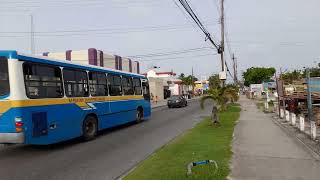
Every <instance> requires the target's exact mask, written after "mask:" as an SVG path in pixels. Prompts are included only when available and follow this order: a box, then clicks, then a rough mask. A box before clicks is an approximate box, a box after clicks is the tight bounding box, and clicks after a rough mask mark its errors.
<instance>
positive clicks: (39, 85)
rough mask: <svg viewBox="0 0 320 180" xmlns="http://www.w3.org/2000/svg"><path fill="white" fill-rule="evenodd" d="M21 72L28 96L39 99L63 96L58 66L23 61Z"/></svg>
mask: <svg viewBox="0 0 320 180" xmlns="http://www.w3.org/2000/svg"><path fill="white" fill-rule="evenodd" d="M23 74H24V80H25V86H26V93H27V96H28V97H29V98H31V99H39V98H61V97H63V85H62V78H61V69H60V67H54V66H48V65H39V64H34V63H24V64H23Z"/></svg>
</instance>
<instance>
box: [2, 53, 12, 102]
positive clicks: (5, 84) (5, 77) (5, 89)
mask: <svg viewBox="0 0 320 180" xmlns="http://www.w3.org/2000/svg"><path fill="white" fill-rule="evenodd" d="M9 93H10V86H9V73H8V59H7V58H6V57H0V98H1V96H6V95H8V94H9Z"/></svg>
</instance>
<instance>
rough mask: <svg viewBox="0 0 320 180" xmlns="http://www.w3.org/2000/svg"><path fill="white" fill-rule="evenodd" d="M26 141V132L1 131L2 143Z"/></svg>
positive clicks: (0, 138) (0, 141)
mask: <svg viewBox="0 0 320 180" xmlns="http://www.w3.org/2000/svg"><path fill="white" fill-rule="evenodd" d="M20 143H24V133H0V144H20Z"/></svg>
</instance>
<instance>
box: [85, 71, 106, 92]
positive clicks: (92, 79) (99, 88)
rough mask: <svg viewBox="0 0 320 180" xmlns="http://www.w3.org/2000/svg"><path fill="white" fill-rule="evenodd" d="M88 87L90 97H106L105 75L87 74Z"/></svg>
mask: <svg viewBox="0 0 320 180" xmlns="http://www.w3.org/2000/svg"><path fill="white" fill-rule="evenodd" d="M89 85H90V93H91V96H108V88H107V78H106V74H104V73H98V72H89Z"/></svg>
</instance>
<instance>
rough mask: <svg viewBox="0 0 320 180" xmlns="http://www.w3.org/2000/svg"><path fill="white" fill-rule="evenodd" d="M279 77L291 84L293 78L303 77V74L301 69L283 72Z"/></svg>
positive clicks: (299, 78)
mask: <svg viewBox="0 0 320 180" xmlns="http://www.w3.org/2000/svg"><path fill="white" fill-rule="evenodd" d="M281 78H282V79H283V80H284V81H285V82H286V83H290V84H292V82H293V81H295V80H301V79H302V78H303V74H302V71H301V70H294V71H290V72H286V73H283V74H282V76H281Z"/></svg>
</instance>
